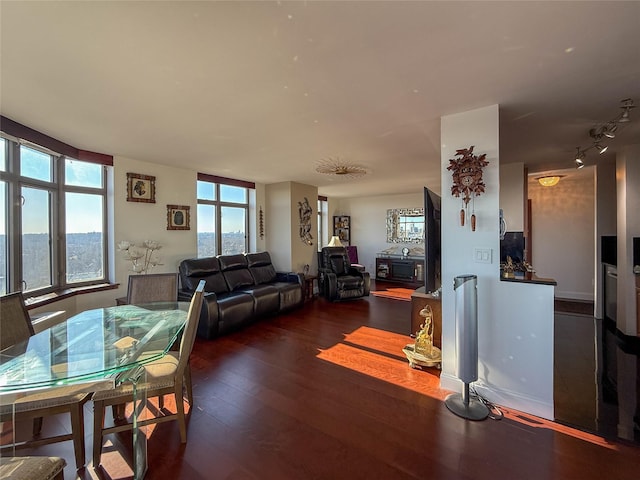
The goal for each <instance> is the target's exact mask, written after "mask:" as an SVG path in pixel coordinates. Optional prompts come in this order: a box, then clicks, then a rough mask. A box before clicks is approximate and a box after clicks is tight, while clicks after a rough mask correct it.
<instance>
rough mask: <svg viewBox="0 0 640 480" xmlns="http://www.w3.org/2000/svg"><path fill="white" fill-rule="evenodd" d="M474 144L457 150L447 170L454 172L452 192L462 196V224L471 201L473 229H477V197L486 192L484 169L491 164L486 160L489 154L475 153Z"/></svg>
mask: <svg viewBox="0 0 640 480" xmlns="http://www.w3.org/2000/svg"><path fill="white" fill-rule="evenodd" d="M473 147H474V146H473V145H472V146H471V147H469V148H463V149H460V150H456V154H455V157H459V158H452V159H450V160H449V166H448V167H447V170H451V171H452V172H453V185H452V186H451V194H452V195H453V196H455V197H458V198H459V197H462V208H461V209H460V225H461V226H464V224H465V218H466V217H467V215H468V213H469V203H471V219H470V220H471V222H470V223H471V231H473V232H475V231H476V214H475V197H478V196H480V194H481V193H484V189H485V184H484V182H483V181H482V169H483V168H484V167H486V166H487V165H489V162H488V161H487V160H485V158H486V156H487V154H486V153H483V154H482V155H480V156H478V155H474V154H473Z"/></svg>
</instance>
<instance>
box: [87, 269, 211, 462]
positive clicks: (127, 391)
mask: <svg viewBox="0 0 640 480" xmlns="http://www.w3.org/2000/svg"><path fill="white" fill-rule="evenodd" d="M204 287H205V281H204V280H201V281H200V283H199V284H198V287H197V288H196V291H195V293H194V295H193V297H192V299H191V304H190V306H189V312H188V314H187V322H186V325H185V327H184V331H183V334H182V340H181V342H180V350H179V351H177V352H169V353H167V355H165V356H164V357H163V358H161V359H159V360H156V361H154V362H150V363H148V364H147V365H145V366H144V368H145V372H146V380H145V381H144V382H143V383H141V384H139V385H138V386H137V388H138V390H140V389H144V390H145V391H146V395H147V398H153V397H158V398H160V399H161V398H162V397H163V396H164V395H170V394H173V395H174V397H175V402H176V413H166V412H165V411H163V409H162V407H161V409H160V410H161V411H160V412H159V414H158V416H154V417H153V418H150V419H147V420H142V421H140V422H138V425H140V426H144V425H149V424H154V423H161V422H167V421H170V420H177V421H178V425H179V429H180V440H181V441H182V443H186V442H187V424H186V415H185V408H184V394H185V391H186V396H187V400H188V402H189V413H191V408H193V390H192V386H191V370H190V366H189V356H190V355H191V350H192V348H193V343H194V341H195V337H196V329H197V327H198V320H199V318H200V310H201V309H202V297H203V294H204ZM132 401H133V389H132V385H131V384H130V383H124V384H121V385H120V386H118V387H117V388H116V389H115V390H104V391H100V392H96V393H94V395H93V466H94V468H96V467H97V466H98V465H100V457H101V456H102V439H103V437H104V436H105V435H108V434H110V433H116V432H122V431H125V430H131V428H132V424H131V423H125V424H124V425H115V426H113V427H108V428H105V426H104V416H105V408H106V407H108V406H109V405H111V406H114V405H122V404H124V403H127V402H132Z"/></svg>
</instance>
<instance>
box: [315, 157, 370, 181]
mask: <svg viewBox="0 0 640 480" xmlns="http://www.w3.org/2000/svg"><path fill="white" fill-rule="evenodd" d="M316 172H318V173H322V174H324V175H332V176H338V177H342V178H357V177H361V176H363V175H366V173H367V169H366V168H364V167H362V166H360V165H355V164H353V163H350V162H347V161H345V160H343V159H341V158H338V157H336V158H327V159H326V160H321V161H320V162H318V166H317V167H316Z"/></svg>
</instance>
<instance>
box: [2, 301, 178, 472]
mask: <svg viewBox="0 0 640 480" xmlns="http://www.w3.org/2000/svg"><path fill="white" fill-rule="evenodd" d="M188 309H189V303H188V302H165V303H154V304H148V305H121V306H116V307H106V308H98V309H94V310H87V311H84V312H81V313H79V314H77V315H74V316H73V317H70V318H68V319H67V320H65V321H63V322H61V323H59V324H57V325H54V326H52V327H51V328H48V329H46V330H43V331H42V332H39V333H37V334H35V335H33V336H31V337H30V338H29V339H28V340H26V341H24V342H21V343H18V344H16V345H13V346H11V347H9V348H6V349H5V350H2V351H0V404H2V405H8V404H11V405H14V404H15V403H16V402H19V401H21V399H24V398H27V399H28V397H29V395H31V394H33V393H38V392H41V391H43V390H50V391H51V392H52V393H54V389H56V388H60V389H64V388H67V389H68V388H69V387H75V388H76V389H77V390H76V392H78V391H82V389H85V391H87V392H92V391H96V390H101V389H109V388H115V386H116V385H119V384H120V383H123V382H131V383H132V384H133V386H134V399H135V401H134V408H133V424H134V427H133V442H134V443H133V445H134V456H133V464H134V465H133V473H134V478H136V479H140V478H142V477H144V474H145V472H146V468H147V461H146V435H144V433H143V432H141V431H140V429H139V428H138V427H137V423H138V422H137V416H138V415H139V414H140V412H141V411H142V407H143V406H144V403H145V402H146V395H145V392H144V390H142V389H141V390H140V391H139V392H138V393H137V395H136V388H135V386H136V384H137V383H138V382H140V381H144V368H143V367H144V365H145V364H146V363H149V362H152V361H154V360H158V359H160V358H162V357H163V356H164V355H166V353H167V352H168V351H169V350H170V349H171V347H172V345H173V344H174V343H175V342H176V340H177V339H178V337H179V336H180V333H181V332H182V330H183V328H184V326H185V323H186V320H187V312H188ZM14 431H15V429H14ZM94 467H97V465H94Z"/></svg>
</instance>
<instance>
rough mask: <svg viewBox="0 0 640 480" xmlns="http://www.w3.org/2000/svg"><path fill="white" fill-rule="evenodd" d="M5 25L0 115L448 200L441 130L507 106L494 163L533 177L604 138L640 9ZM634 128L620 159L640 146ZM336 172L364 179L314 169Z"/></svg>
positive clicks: (119, 16) (204, 157) (230, 15)
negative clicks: (329, 167) (594, 136)
mask: <svg viewBox="0 0 640 480" xmlns="http://www.w3.org/2000/svg"><path fill="white" fill-rule="evenodd" d="M0 21H1V25H0V26H1V37H0V40H1V45H0V54H1V57H0V61H1V64H0V68H1V71H0V74H1V77H0V80H1V83H0V95H1V96H0V110H1V112H2V115H4V116H7V117H9V118H11V119H13V120H15V121H17V122H20V123H23V124H25V125H27V126H29V127H31V128H34V129H36V130H39V131H41V132H43V133H46V134H48V135H50V136H52V137H55V138H57V139H59V140H62V141H64V142H67V143H70V144H72V145H74V146H76V147H78V148H81V149H85V150H91V151H97V152H101V153H107V154H112V155H121V156H125V157H129V158H135V159H138V160H145V161H150V162H155V163H161V164H169V165H180V166H185V167H189V168H192V169H195V170H198V171H201V172H205V173H210V174H215V175H222V176H226V177H232V178H238V179H243V180H249V181H255V182H261V183H273V182H281V181H295V182H301V183H305V184H310V185H317V186H318V188H319V193H320V194H324V195H329V196H338V197H340V196H348V197H350V196H363V195H379V194H392V193H406V192H412V191H416V192H417V191H421V188H422V186H424V185H426V186H429V187H430V188H433V189H435V190H440V117H441V116H443V115H449V114H454V113H459V112H463V111H466V110H471V109H475V108H479V107H484V106H487V105H492V104H499V105H500V118H501V120H500V123H501V125H500V161H501V162H502V163H509V162H523V163H525V164H526V165H527V166H528V168H529V169H530V171H534V172H535V171H544V170H547V169H563V168H572V166H573V154H574V153H575V148H576V146H579V145H580V146H582V147H583V148H585V147H588V146H589V145H591V143H592V142H591V140H590V138H589V135H588V130H589V129H590V128H591V127H592V126H594V124H596V123H600V122H605V121H607V120H610V119H612V118H614V117H615V116H617V115H618V114H619V112H620V110H619V105H620V100H622V99H624V98H628V97H631V98H633V99H634V100H635V102H636V104H640V2H636V1H632V2H609V1H607V2H542V3H537V2H469V3H467V2H399V1H378V2H311V1H308V2H188V1H183V2H7V1H2V2H1V3H0ZM632 118H635V119H636V122H634V123H631V124H630V125H629V126H628V127H627V128H626V129H625V130H624V131H623V132H621V133H620V135H618V137H617V138H616V139H615V140H614V141H613V142H612V148H610V150H612V151H614V150H615V147H616V146H617V147H618V148H619V146H621V145H623V144H628V143H638V142H640V128H638V127H640V108H638V109H636V110H634V111H632ZM468 146H469V145H459V146H457V148H464V147H468ZM454 153H455V152H453V151H452V152H451V155H452V156H453V154H454ZM612 154H613V153H609V152H608V153H607V154H606V155H612ZM335 157H340V158H343V159H345V160H347V161H349V162H350V163H353V164H358V165H362V166H364V167H366V168H367V169H368V171H369V173H368V174H367V175H366V176H365V177H363V178H360V179H345V180H340V179H339V178H335V177H327V176H325V175H322V174H319V173H317V172H316V171H315V168H316V166H317V165H318V162H319V161H321V160H322V159H326V158H335ZM595 157H596V153H595V151H593V150H592V151H590V152H589V154H588V156H587V164H593V163H595V161H596V158H595ZM145 173H151V172H145Z"/></svg>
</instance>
